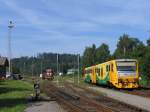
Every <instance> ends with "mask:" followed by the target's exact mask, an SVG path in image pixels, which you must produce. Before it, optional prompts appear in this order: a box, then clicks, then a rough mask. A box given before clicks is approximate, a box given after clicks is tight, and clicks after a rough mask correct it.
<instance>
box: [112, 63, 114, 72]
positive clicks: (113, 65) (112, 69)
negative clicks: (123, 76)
mask: <svg viewBox="0 0 150 112" xmlns="http://www.w3.org/2000/svg"><path fill="white" fill-rule="evenodd" d="M111 71H112V72H113V71H114V65H113V64H111Z"/></svg>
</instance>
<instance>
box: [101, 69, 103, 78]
mask: <svg viewBox="0 0 150 112" xmlns="http://www.w3.org/2000/svg"><path fill="white" fill-rule="evenodd" d="M101 77H103V68H101Z"/></svg>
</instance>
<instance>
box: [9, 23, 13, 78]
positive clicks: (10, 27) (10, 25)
mask: <svg viewBox="0 0 150 112" xmlns="http://www.w3.org/2000/svg"><path fill="white" fill-rule="evenodd" d="M13 27H14V25H13V23H12V21H10V22H9V25H8V60H9V71H8V72H9V74H8V75H11V70H12V69H11V67H12V64H11V58H12V57H11V55H12V54H11V29H12V28H13Z"/></svg>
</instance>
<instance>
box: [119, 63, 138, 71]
mask: <svg viewBox="0 0 150 112" xmlns="http://www.w3.org/2000/svg"><path fill="white" fill-rule="evenodd" d="M117 70H118V71H132V72H135V71H136V62H117Z"/></svg>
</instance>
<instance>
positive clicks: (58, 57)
mask: <svg viewBox="0 0 150 112" xmlns="http://www.w3.org/2000/svg"><path fill="white" fill-rule="evenodd" d="M58 59H59V56H58V54H57V85H58V74H59V73H58Z"/></svg>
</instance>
